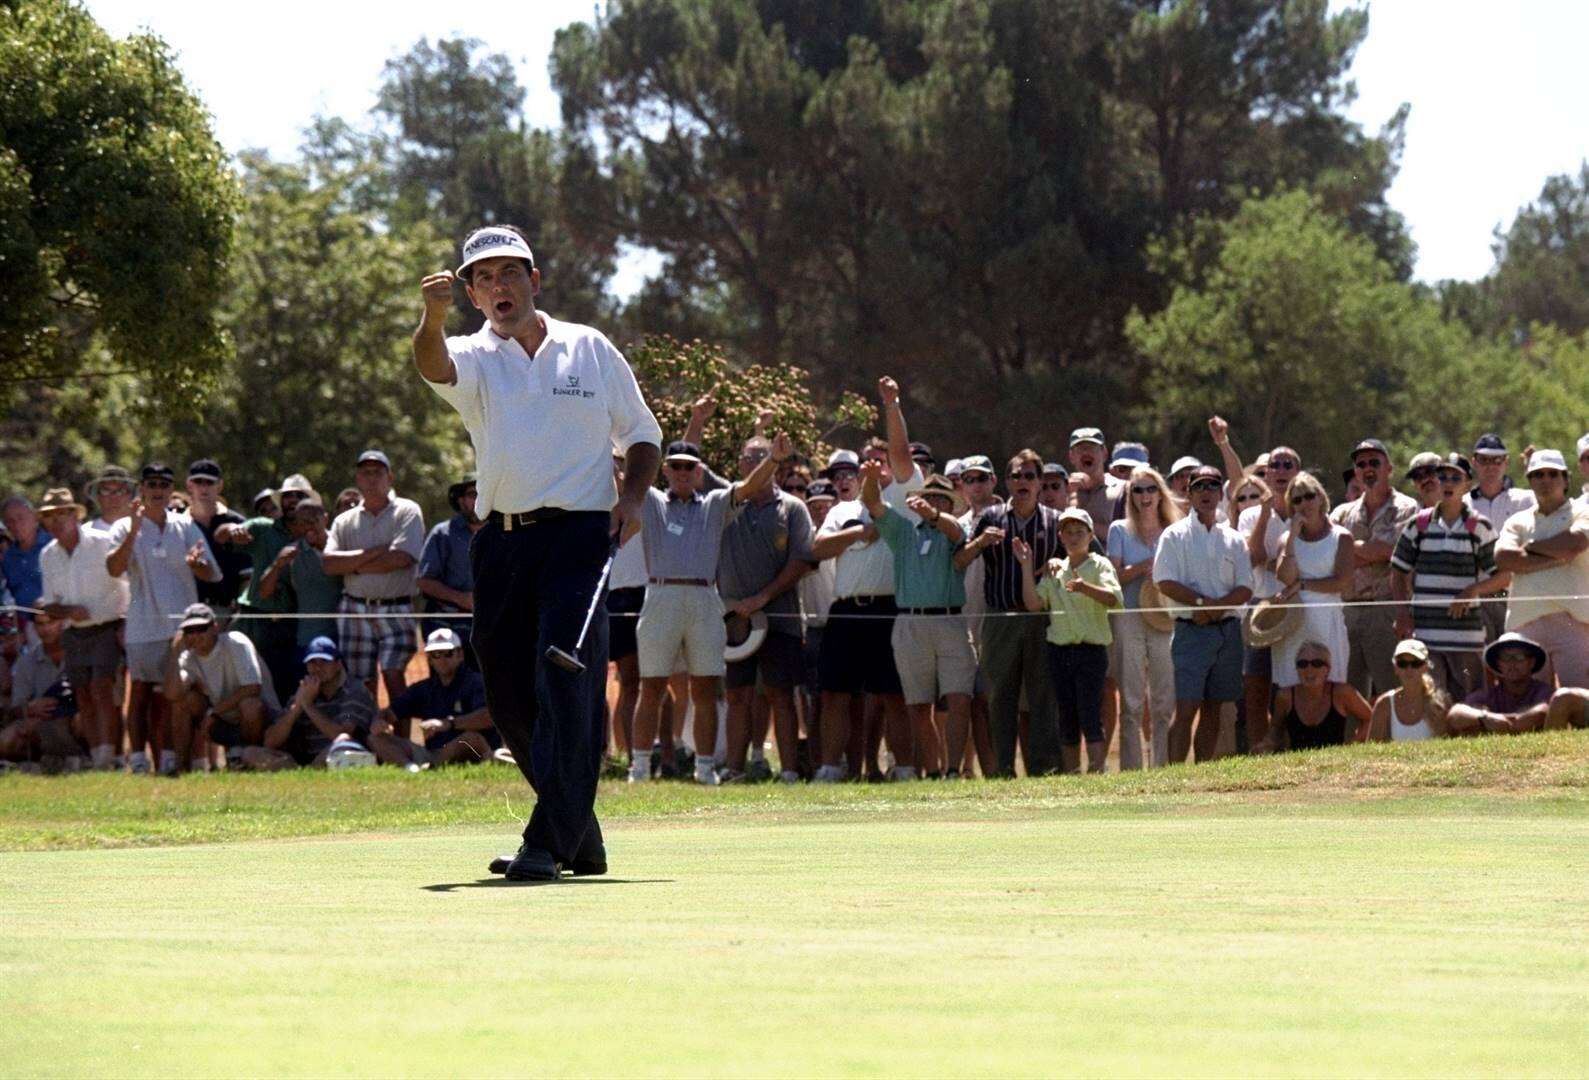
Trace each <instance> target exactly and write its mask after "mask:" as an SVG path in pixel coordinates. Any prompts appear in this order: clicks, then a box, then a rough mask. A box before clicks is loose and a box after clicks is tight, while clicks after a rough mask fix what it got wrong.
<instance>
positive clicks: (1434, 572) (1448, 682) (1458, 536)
mask: <svg viewBox="0 0 1589 1080" xmlns="http://www.w3.org/2000/svg"><path fill="white" fill-rule="evenodd" d="M1437 476H1438V479H1439V484H1440V500H1439V501H1438V502H1437V503H1435V505H1434V506H1431V507H1426V508H1424V509H1422V510H1420V511H1418V516H1417V517H1415V518H1413V520H1412V523H1411V524H1409V525H1408V526H1407V527H1406V528H1405V529H1403V530H1402V534H1401V538H1400V539H1398V540H1397V541H1396V551H1395V553H1394V554H1392V555H1391V557H1390V566H1391V578H1390V585H1391V593H1392V595H1393V596H1395V598H1396V599H1397V600H1398V601H1400V602H1401V603H1402V604H1404V605H1407V606H1405V607H1402V608H1399V609H1397V612H1396V633H1397V634H1398V635H1399V636H1401V637H1403V638H1413V637H1416V638H1417V639H1418V640H1419V641H1422V642H1423V643H1424V644H1426V645H1428V646H1429V652H1430V656H1429V666H1430V669H1431V672H1432V674H1433V677H1434V681H1435V684H1436V685H1438V686H1440V687H1442V688H1443V689H1445V690H1447V691H1449V692H1450V693H1451V696H1452V697H1454V698H1457V699H1459V700H1460V699H1461V698H1464V697H1467V695H1468V694H1470V693H1471V692H1472V691H1474V690H1477V689H1478V688H1479V687H1480V686H1481V685H1482V684H1483V682H1484V661H1483V660H1482V659H1481V657H1480V653H1481V652H1482V651H1483V649H1484V619H1483V616H1482V615H1481V614H1480V611H1479V609H1480V607H1481V606H1482V605H1481V604H1479V603H1478V602H1477V601H1478V600H1479V599H1480V598H1481V597H1486V596H1490V595H1492V594H1493V593H1495V592H1497V591H1499V590H1500V589H1501V588H1504V586H1505V585H1506V579H1505V578H1504V577H1503V578H1500V579H1499V580H1497V577H1496V573H1495V539H1496V533H1495V529H1494V528H1492V527H1491V525H1490V522H1489V521H1488V520H1486V519H1485V518H1484V517H1483V516H1482V515H1480V514H1479V513H1478V512H1477V511H1475V510H1474V509H1473V508H1472V507H1471V506H1469V505H1468V503H1467V501H1466V499H1467V492H1468V485H1469V484H1470V483H1472V480H1473V466H1472V464H1471V463H1470V462H1469V461H1468V459H1467V458H1465V457H1463V456H1462V455H1461V454H1457V453H1452V454H1451V455H1449V456H1448V457H1446V458H1444V459H1442V460H1441V462H1440V467H1439V469H1438V470H1437ZM1502 606H1504V605H1502Z"/></svg>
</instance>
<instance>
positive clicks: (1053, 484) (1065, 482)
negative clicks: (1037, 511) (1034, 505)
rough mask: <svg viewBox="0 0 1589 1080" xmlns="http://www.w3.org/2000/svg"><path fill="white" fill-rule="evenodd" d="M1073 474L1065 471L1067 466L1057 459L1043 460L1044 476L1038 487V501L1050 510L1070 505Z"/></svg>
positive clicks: (1061, 508) (1062, 508)
mask: <svg viewBox="0 0 1589 1080" xmlns="http://www.w3.org/2000/svg"><path fill="white" fill-rule="evenodd" d="M1072 476H1073V474H1072V473H1068V472H1066V471H1065V466H1063V465H1061V464H1060V463H1059V462H1057V461H1045V462H1043V476H1042V479H1041V480H1040V481H1038V482H1039V484H1040V485H1041V486H1040V487H1039V488H1038V489H1037V501H1038V502H1040V503H1042V504H1043V505H1044V506H1046V507H1048V508H1049V509H1050V510H1055V511H1059V510H1064V509H1065V508H1066V507H1068V506H1069V505H1070V490H1071V479H1072Z"/></svg>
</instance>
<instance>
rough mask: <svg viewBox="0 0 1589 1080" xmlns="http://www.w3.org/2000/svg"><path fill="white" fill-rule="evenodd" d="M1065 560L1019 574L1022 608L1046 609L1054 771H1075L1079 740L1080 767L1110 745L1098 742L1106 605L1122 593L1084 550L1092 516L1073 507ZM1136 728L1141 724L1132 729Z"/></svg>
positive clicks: (1063, 526)
mask: <svg viewBox="0 0 1589 1080" xmlns="http://www.w3.org/2000/svg"><path fill="white" fill-rule="evenodd" d="M1059 539H1060V543H1061V544H1062V545H1064V552H1065V554H1064V557H1063V558H1056V559H1050V560H1049V562H1048V565H1047V566H1046V567H1044V568H1043V569H1042V570H1041V572H1040V575H1041V580H1039V581H1037V582H1035V583H1034V582H1033V580H1032V574H1031V573H1026V574H1023V575H1022V577H1021V593H1022V600H1023V601H1024V603H1025V605H1026V610H1027V611H1050V612H1052V613H1053V614H1052V615H1051V616H1050V617H1049V620H1048V627H1047V630H1046V637H1047V641H1048V645H1047V659H1048V676H1049V681H1050V682H1051V683H1052V685H1053V692H1054V700H1055V703H1056V704H1057V706H1058V712H1059V752H1060V768H1061V770H1062V771H1064V772H1067V773H1077V772H1080V771H1081V743H1082V740H1083V739H1084V738H1085V740H1086V742H1087V771H1088V772H1095V773H1099V772H1103V771H1104V759H1105V758H1106V756H1107V755H1108V752H1109V744H1108V743H1107V742H1106V741H1105V740H1104V729H1103V693H1104V678H1105V676H1106V675H1107V674H1108V671H1109V646H1110V644H1111V643H1112V642H1113V641H1114V636H1113V634H1112V633H1111V631H1110V629H1109V609H1110V608H1117V607H1119V606H1120V605H1121V603H1122V600H1123V597H1122V594H1121V592H1120V581H1119V579H1118V578H1117V577H1116V576H1115V570H1114V566H1113V565H1112V564H1111V563H1110V562H1109V560H1108V559H1106V558H1104V557H1103V556H1102V555H1099V554H1096V553H1094V552H1093V551H1091V550H1090V548H1091V546H1092V543H1093V540H1094V535H1093V524H1092V517H1091V516H1090V515H1089V514H1088V513H1087V511H1085V510H1083V509H1081V508H1080V507H1078V506H1072V507H1069V508H1067V509H1065V510H1063V511H1061V512H1060V515H1059ZM1011 546H1012V547H1014V549H1015V559H1016V561H1017V562H1018V563H1020V564H1021V567H1022V568H1023V569H1026V568H1029V567H1030V566H1031V563H1032V549H1031V548H1030V547H1029V546H1028V545H1027V544H1025V543H1023V542H1022V541H1021V539H1020V538H1019V537H1017V538H1015V540H1014V542H1013V544H1012V545H1011ZM1138 730H1140V729H1138Z"/></svg>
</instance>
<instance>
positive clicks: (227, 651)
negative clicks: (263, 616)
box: [165, 604, 281, 771]
mask: <svg viewBox="0 0 1589 1080" xmlns="http://www.w3.org/2000/svg"><path fill="white" fill-rule="evenodd" d="M171 649H172V652H173V653H175V657H174V663H172V664H170V665H168V668H167V670H168V672H169V674H168V675H167V676H166V684H165V696H166V700H167V701H169V702H170V704H171V740H172V745H173V747H174V748H175V750H176V753H177V756H178V758H179V759H180V769H181V770H182V771H186V770H187V767H188V761H189V758H190V754H197V755H199V756H207V755H208V754H209V752H210V744H211V743H215V744H216V745H218V746H222V747H224V748H225V749H226V751H227V760H228V761H229V762H233V763H238V762H241V761H243V760H244V757H245V753H246V752H247V751H248V750H249V749H250V748H252V749H255V750H257V749H259V748H260V747H262V746H263V745H264V742H265V730H266V727H267V726H268V725H269V724H271V723H272V722H273V721H274V720H275V719H276V717H277V715H278V714H279V713H280V712H281V702H280V701H279V700H278V699H277V697H276V688H275V687H274V686H273V685H272V684H271V680H270V679H269V678H267V673H266V671H265V669H264V666H263V665H262V664H261V663H260V659H259V651H258V650H257V649H255V648H254V643H253V642H252V641H250V640H249V638H248V636H247V635H246V634H243V633H241V632H239V631H237V630H222V629H221V627H220V624H219V623H218V622H217V620H216V616H215V611H214V609H213V608H211V607H210V606H209V605H208V604H189V605H188V607H187V609H186V610H185V611H183V613H182V625H181V630H180V632H179V634H178V636H177V638H176V640H175V641H173V642H172V644H171Z"/></svg>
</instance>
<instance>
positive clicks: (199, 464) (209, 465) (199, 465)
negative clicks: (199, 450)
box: [188, 458, 221, 480]
mask: <svg viewBox="0 0 1589 1080" xmlns="http://www.w3.org/2000/svg"><path fill="white" fill-rule="evenodd" d="M195 476H200V477H208V478H209V479H211V480H219V479H220V478H221V467H220V465H218V464H217V463H216V462H214V461H211V460H210V459H209V458H199V460H197V461H195V462H194V463H193V464H191V465H189V466H188V479H189V480H192V479H193V478H194V477H195Z"/></svg>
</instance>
